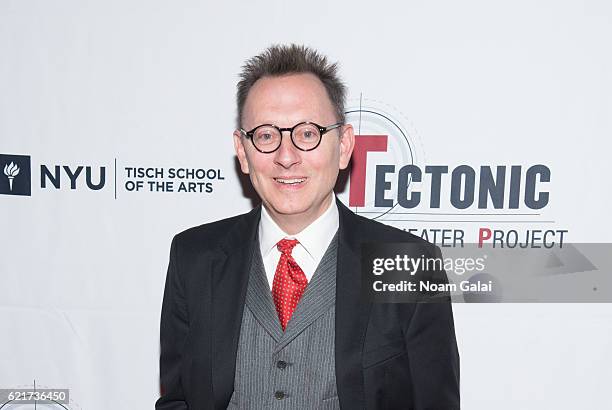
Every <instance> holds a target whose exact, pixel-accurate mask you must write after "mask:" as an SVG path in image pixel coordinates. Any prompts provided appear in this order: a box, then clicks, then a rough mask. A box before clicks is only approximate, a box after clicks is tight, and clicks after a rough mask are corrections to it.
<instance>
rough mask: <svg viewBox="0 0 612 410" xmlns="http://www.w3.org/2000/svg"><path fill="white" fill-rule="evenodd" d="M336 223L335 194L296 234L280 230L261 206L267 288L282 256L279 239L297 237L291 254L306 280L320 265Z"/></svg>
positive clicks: (260, 229)
mask: <svg viewBox="0 0 612 410" xmlns="http://www.w3.org/2000/svg"><path fill="white" fill-rule="evenodd" d="M338 226H339V213H338V205H336V196H335V195H332V196H331V203H330V204H329V206H328V208H327V210H326V211H325V212H323V214H322V215H321V216H319V217H318V218H317V219H316V220H315V221H314V222H313V223H311V224H310V225H308V226H307V227H306V228H304V229H303V230H302V231H301V232H300V233H298V234H296V235H289V234H287V233H285V232H283V230H282V229H281V228H280V227H279V226H278V225H277V224H276V222H274V220H273V219H272V217H271V216H270V214H269V213H268V212H267V211H266V208H265V207H263V206H262V207H261V220H260V222H259V246H260V250H261V257H262V258H263V264H264V268H265V270H266V277H267V278H268V284H269V285H270V289H272V283H273V281H274V273H275V272H276V265H278V260H279V259H280V256H281V253H280V252H279V250H278V248H277V247H276V244H277V243H278V241H280V240H281V239H284V238H286V239H297V240H298V241H299V243H298V244H297V245H296V246H295V248H293V251H292V252H291V255H292V256H293V258H294V259H295V261H296V262H297V264H298V265H299V266H300V268H302V270H303V271H304V274H305V275H306V279H308V282H310V279H311V278H312V275H313V274H314V272H315V270H316V269H317V266H319V263H320V262H321V259H322V258H323V255H324V254H325V251H326V250H327V248H328V247H329V244H330V242H331V240H332V239H333V237H334V235H335V234H336V231H337V230H338Z"/></svg>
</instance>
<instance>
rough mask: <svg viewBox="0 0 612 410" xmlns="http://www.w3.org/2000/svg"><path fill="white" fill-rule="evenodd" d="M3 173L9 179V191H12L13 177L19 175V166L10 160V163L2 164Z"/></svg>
mask: <svg viewBox="0 0 612 410" xmlns="http://www.w3.org/2000/svg"><path fill="white" fill-rule="evenodd" d="M4 175H6V176H7V178H8V180H9V191H11V192H12V191H13V179H15V177H16V176H17V175H19V167H18V166H17V165H15V164H14V163H13V162H11V163H10V164H6V165H5V166H4Z"/></svg>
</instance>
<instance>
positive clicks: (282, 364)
mask: <svg viewBox="0 0 612 410" xmlns="http://www.w3.org/2000/svg"><path fill="white" fill-rule="evenodd" d="M276 367H278V368H279V369H281V370H284V369H285V367H287V362H286V361H284V360H279V361H278V362H276Z"/></svg>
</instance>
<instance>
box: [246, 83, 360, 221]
mask: <svg viewBox="0 0 612 410" xmlns="http://www.w3.org/2000/svg"><path fill="white" fill-rule="evenodd" d="M303 121H311V122H314V123H317V124H319V125H321V126H323V127H327V126H329V125H332V124H335V123H336V122H337V120H336V116H335V115H334V107H333V106H332V103H331V101H330V99H329V97H328V96H327V92H326V90H325V87H324V86H323V83H321V81H320V80H319V79H318V78H317V77H316V76H314V75H312V74H290V75H284V76H280V77H264V78H261V79H259V80H258V81H257V82H256V83H255V84H254V85H253V87H252V88H251V90H250V91H249V94H248V96H247V99H246V102H245V105H244V110H243V116H242V128H243V129H245V130H247V131H248V130H251V129H253V128H255V127H256V126H258V125H261V124H273V125H276V126H277V127H280V128H285V127H287V128H290V127H293V126H294V125H295V124H298V123H300V122H303ZM353 146H354V135H353V128H352V126H351V125H344V126H343V127H341V128H338V129H335V130H331V131H329V132H327V133H325V134H324V135H323V136H322V140H321V144H320V145H319V146H318V147H317V148H316V149H315V150H313V151H300V150H299V149H298V148H296V147H295V146H294V145H293V143H292V142H291V138H290V136H289V132H283V138H282V143H281V146H280V147H279V149H278V150H277V151H275V152H272V153H269V154H264V153H261V152H259V151H257V150H256V149H255V147H254V146H253V144H252V142H251V141H249V140H248V139H246V138H245V137H243V136H242V135H241V133H240V132H239V131H236V132H234V147H235V149H236V155H237V156H238V160H239V161H240V168H241V169H242V172H244V173H246V174H249V176H250V178H251V183H252V184H253V187H254V188H255V190H256V191H257V193H258V194H259V196H260V197H261V199H262V202H263V204H264V205H265V206H266V209H267V210H268V212H270V213H271V215H272V217H277V218H286V217H290V216H297V217H298V219H301V218H303V222H305V223H307V224H309V223H310V222H312V221H314V219H316V218H317V217H318V216H320V215H321V214H322V213H323V212H324V211H325V209H326V207H327V205H328V204H329V201H330V199H331V198H330V196H331V193H332V190H333V188H334V185H335V183H336V179H337V177H338V171H339V170H340V169H344V168H346V167H347V165H348V163H349V159H350V157H351V154H352V151H353ZM290 181H299V182H294V183H288V182H290Z"/></svg>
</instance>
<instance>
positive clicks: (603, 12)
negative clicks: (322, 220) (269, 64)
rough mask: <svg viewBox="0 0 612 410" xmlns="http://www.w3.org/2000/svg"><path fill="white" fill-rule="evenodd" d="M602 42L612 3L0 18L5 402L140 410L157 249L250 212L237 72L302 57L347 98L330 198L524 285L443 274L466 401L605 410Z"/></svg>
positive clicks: (25, 7)
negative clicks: (325, 70)
mask: <svg viewBox="0 0 612 410" xmlns="http://www.w3.org/2000/svg"><path fill="white" fill-rule="evenodd" d="M610 39H612V5H610V3H609V2H605V1H539V0H538V1H515V2H489V1H476V0H468V1H463V2H454V1H436V2H424V1H409V2H391V1H378V2H355V1H337V2H324V1H314V2H301V3H293V2H286V3H283V2H269V1H258V2H237V1H227V2H208V1H181V2H176V1H175V2H171V1H161V0H156V1H137V0H121V1H117V0H110V1H91V0H89V1H77V0H73V1H69V0H57V1H42V0H39V1H34V0H21V1H16V0H15V1H11V0H2V1H0V56H1V58H0V291H1V293H2V298H1V299H0V399H2V400H0V402H1V403H0V407H2V405H3V404H4V403H7V402H8V401H9V399H8V394H9V393H10V392H11V391H16V390H34V389H36V391H38V392H41V393H42V392H48V394H49V396H48V397H51V398H53V399H54V400H56V402H58V403H62V404H61V405H60V404H40V403H38V404H37V408H49V409H51V408H66V409H70V410H103V409H104V410H106V409H126V410H128V409H129V410H134V409H143V410H144V409H151V408H153V404H154V402H155V400H156V399H157V398H158V397H159V369H158V359H159V317H160V310H161V300H162V295H163V286H164V280H165V275H166V268H167V264H168V256H169V248H170V241H171V239H172V237H173V235H174V234H176V233H178V232H180V231H182V230H184V229H186V228H189V227H192V226H196V225H200V224H203V223H207V222H210V221H214V220H217V219H221V218H225V217H229V216H233V215H237V214H240V213H244V212H247V211H248V210H250V209H251V208H252V207H253V206H254V205H255V204H256V203H257V200H256V198H254V196H253V193H252V190H251V189H250V187H249V182H248V179H246V178H244V176H242V175H241V174H240V168H239V166H238V163H237V159H236V157H235V154H234V150H233V142H232V132H233V131H234V126H235V125H234V124H235V115H236V110H235V87H236V83H237V80H238V73H239V71H240V68H241V66H242V64H243V63H244V61H245V60H246V59H247V58H249V57H251V56H253V55H255V54H257V53H259V52H261V51H262V50H263V49H264V48H266V47H267V46H269V45H271V44H286V43H298V44H305V45H308V46H311V47H313V48H315V49H317V50H319V51H321V52H322V53H323V54H325V55H327V56H328V57H329V58H330V59H331V60H332V61H338V62H339V65H340V74H341V76H342V78H343V79H344V81H345V82H346V85H347V87H348V90H349V99H348V102H347V103H348V104H347V120H348V121H349V122H350V123H351V124H353V126H354V128H355V132H356V134H357V142H356V147H355V152H354V155H353V162H352V167H351V169H350V172H347V173H344V174H342V176H341V181H340V182H339V183H338V189H337V195H338V197H339V198H340V200H341V201H342V202H344V203H345V204H346V205H347V206H349V207H350V208H351V209H352V210H354V211H355V212H356V213H358V214H360V215H363V216H365V217H368V218H372V219H375V220H377V221H380V222H382V223H386V224H389V225H392V226H396V227H398V228H400V229H405V230H407V231H410V232H412V233H414V234H415V235H418V236H421V237H423V238H425V239H427V240H429V241H430V242H435V243H437V244H438V245H439V246H441V249H442V251H443V254H445V255H452V256H453V257H456V255H457V254H458V253H457V249H458V248H459V249H462V247H463V246H466V247H467V248H469V247H472V248H469V249H470V250H469V251H468V252H469V253H471V254H474V255H475V257H474V260H475V261H476V266H478V265H477V262H478V257H477V256H478V255H476V254H477V253H478V252H481V253H482V249H496V250H500V249H502V250H504V252H510V251H511V250H516V251H520V252H522V253H520V254H512V255H511V256H509V255H507V254H504V255H501V256H500V257H499V258H501V259H497V261H498V265H503V266H504V267H514V268H515V269H514V270H513V271H512V272H513V273H512V275H510V276H512V277H513V278H516V277H518V276H516V275H518V273H516V272H519V273H521V272H522V273H525V270H526V268H523V266H524V265H520V264H517V262H518V261H519V260H520V261H523V262H524V261H525V260H529V261H532V260H534V261H535V262H533V263H535V264H536V265H537V269H536V270H537V272H535V271H534V272H535V273H534V275H531V276H530V277H529V278H528V281H527V282H526V281H524V280H523V279H521V283H516V281H512V280H510V279H509V277H510V276H509V275H506V277H503V275H502V276H496V275H495V274H491V272H488V273H486V272H474V274H475V275H480V276H474V277H472V276H469V275H467V274H464V273H463V271H464V270H465V268H466V266H464V265H462V266H460V267H459V268H461V269H460V270H461V273H459V271H457V270H456V269H455V273H456V274H457V275H462V274H463V277H464V278H466V279H468V280H467V285H465V287H464V284H463V282H462V281H461V280H460V279H461V278H460V277H459V276H457V277H455V278H453V277H451V282H455V284H456V285H457V287H456V288H455V289H453V292H452V293H453V301H455V302H457V303H455V304H454V305H453V308H454V312H455V325H456V333H457V338H458V345H459V351H460V356H461V390H462V407H463V408H465V409H469V410H472V409H476V410H478V409H518V408H520V409H556V410H558V409H574V408H583V409H599V408H604V407H605V406H606V403H608V401H609V400H608V397H607V394H606V392H607V384H608V382H609V380H611V379H612V349H611V348H610V347H611V346H612V326H610V323H612V305H610V304H608V303H606V302H610V301H612V297H611V292H612V288H611V286H610V280H609V279H608V275H609V274H610V270H608V269H607V267H609V266H610V263H609V261H607V259H609V258H610V255H612V253H610V252H608V250H611V249H609V247H608V244H609V243H610V242H612V236H611V235H610V233H609V229H610V222H609V215H608V212H609V204H610V201H611V199H612V195H611V193H610V182H609V181H608V174H609V163H610V159H609V157H610V152H611V147H612V145H611V143H610V140H611V138H612V122H611V118H612V102H611V97H610V96H611V95H612V77H611V76H610V73H611V72H612V52H611V50H612V42H611V40H610ZM561 249H563V250H564V251H563V252H561ZM530 250H547V252H548V250H553V251H555V252H552V251H551V252H552V253H550V252H548V253H546V254H545V255H538V256H537V257H536V256H534V254H533V252H531V251H530ZM490 255H493V253H490ZM516 255H522V256H521V257H520V258H519V257H516ZM481 256H482V255H481ZM504 258H506V259H504ZM454 261H455V262H456V258H455V260H454ZM500 261H505V262H500ZM464 262H465V261H464ZM517 266H518V268H517ZM451 268H452V267H451ZM455 268H456V266H455ZM468 268H469V267H468ZM448 270H449V269H448V267H447V271H448ZM451 270H452V269H451ZM476 270H478V269H476ZM530 272H531V271H530ZM474 278H479V279H481V280H478V281H476V280H473V279H474ZM475 284H477V285H478V286H481V285H482V286H487V285H488V284H493V285H495V286H496V288H495V291H492V292H490V293H489V294H488V296H487V297H484V298H479V297H475V296H474V295H475V293H474V292H477V291H478V290H479V289H477V288H478V286H476V285H475ZM470 286H476V287H470ZM463 302H487V303H463ZM602 302H603V303H602ZM16 403H17V401H14V402H11V403H8V404H6V408H15V409H31V408H32V409H33V408H34V406H35V405H34V404H27V403H21V404H16Z"/></svg>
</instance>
